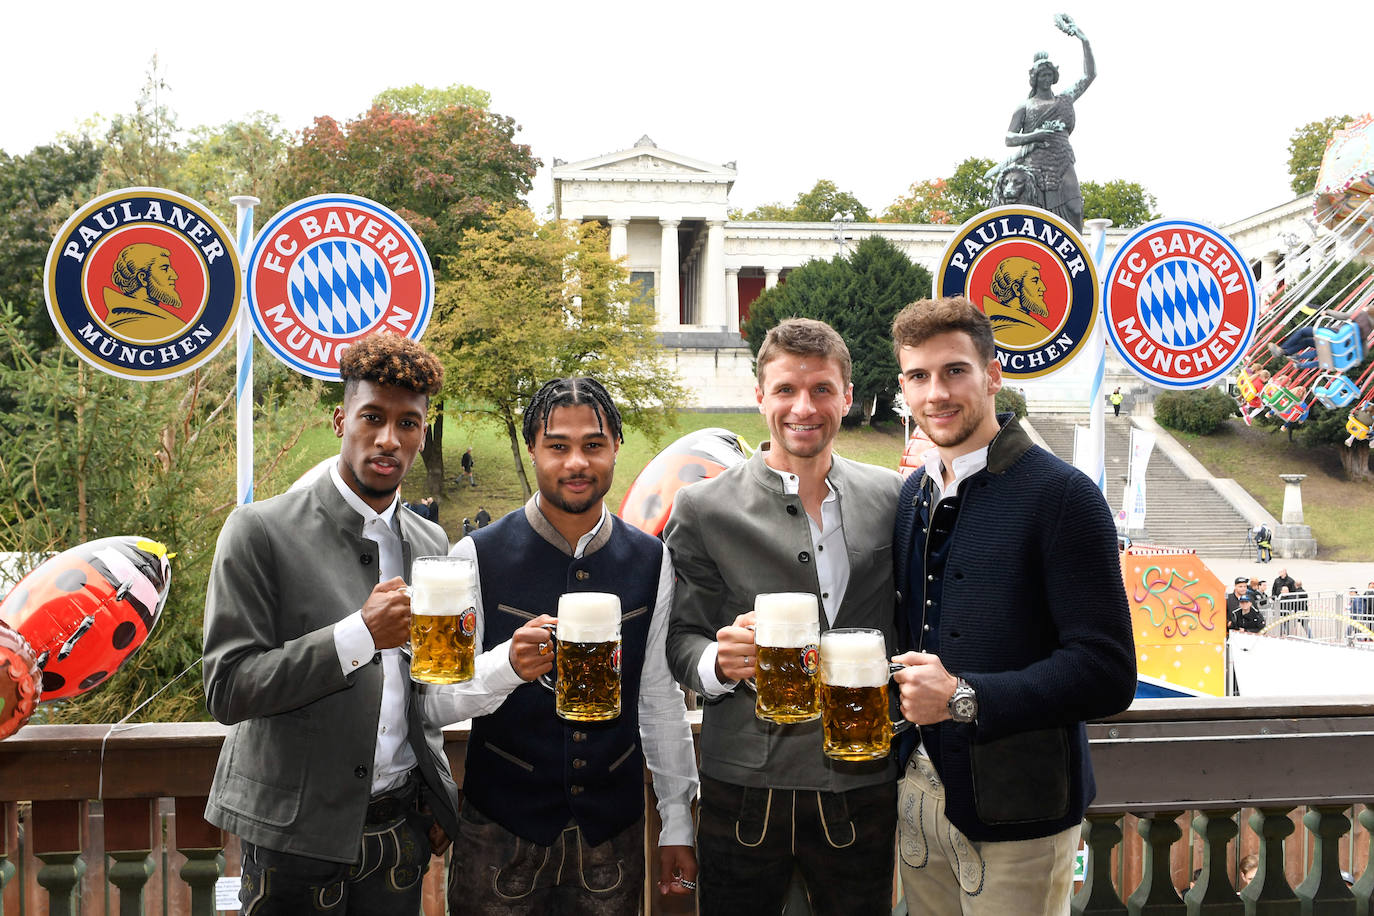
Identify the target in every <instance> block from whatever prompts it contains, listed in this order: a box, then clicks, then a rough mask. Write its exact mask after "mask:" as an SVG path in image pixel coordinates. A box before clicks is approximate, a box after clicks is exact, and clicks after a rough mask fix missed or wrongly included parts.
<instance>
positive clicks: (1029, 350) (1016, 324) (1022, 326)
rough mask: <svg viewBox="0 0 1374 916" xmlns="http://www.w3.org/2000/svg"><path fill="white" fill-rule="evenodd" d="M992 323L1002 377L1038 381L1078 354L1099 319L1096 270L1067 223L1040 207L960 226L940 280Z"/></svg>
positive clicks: (944, 292)
mask: <svg viewBox="0 0 1374 916" xmlns="http://www.w3.org/2000/svg"><path fill="white" fill-rule="evenodd" d="M935 288H936V289H937V290H938V291H939V295H941V296H965V297H967V298H968V299H969V300H970V301H972V302H973V304H974V305H976V306H978V308H979V309H981V310H982V311H983V313H984V314H985V315H987V316H988V319H989V320H990V321H991V322H992V332H993V337H994V338H995V339H996V341H997V359H998V360H999V361H1000V362H1001V364H1002V375H1003V376H1005V377H1007V378H1012V379H1029V378H1039V377H1041V376H1046V375H1049V374H1051V373H1053V372H1056V371H1058V370H1060V369H1062V368H1064V366H1065V365H1067V364H1068V362H1069V361H1070V360H1071V359H1073V358H1074V357H1075V356H1077V355H1078V354H1079V353H1081V352H1082V351H1083V349H1084V345H1085V344H1086V343H1087V341H1088V334H1089V332H1090V331H1091V330H1092V326H1093V321H1094V320H1095V318H1096V315H1097V297H1098V286H1097V271H1096V269H1095V268H1094V267H1093V260H1092V258H1091V257H1089V255H1088V253H1087V250H1086V249H1085V248H1084V246H1083V241H1082V239H1080V238H1079V237H1078V233H1076V232H1074V231H1073V229H1072V228H1071V227H1070V226H1069V225H1068V223H1066V222H1064V221H1063V220H1061V219H1060V218H1059V217H1057V216H1055V215H1054V214H1053V213H1050V212H1049V211H1047V210H1041V209H1039V208H1037V207H994V208H993V209H991V210H984V211H983V212H982V213H980V214H978V215H977V216H975V217H974V218H973V219H971V220H969V221H968V222H966V223H964V225H962V226H960V227H959V231H958V232H956V233H955V234H954V239H953V241H951V242H950V243H949V245H948V246H947V247H946V248H945V253H944V255H943V256H942V257H941V259H940V268H939V271H938V274H937V276H936V278H935Z"/></svg>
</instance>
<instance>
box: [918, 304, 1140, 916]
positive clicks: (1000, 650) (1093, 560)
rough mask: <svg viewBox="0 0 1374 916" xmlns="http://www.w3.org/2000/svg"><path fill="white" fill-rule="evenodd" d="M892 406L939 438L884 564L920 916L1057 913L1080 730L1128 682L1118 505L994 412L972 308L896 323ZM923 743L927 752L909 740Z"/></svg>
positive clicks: (1068, 879)
mask: <svg viewBox="0 0 1374 916" xmlns="http://www.w3.org/2000/svg"><path fill="white" fill-rule="evenodd" d="M892 334H893V342H894V348H895V350H896V354H897V361H898V363H899V365H900V367H901V375H900V382H901V387H902V394H903V396H904V397H905V398H906V402H907V405H908V406H909V407H910V408H911V413H912V415H913V416H914V417H915V418H916V421H917V423H918V424H920V427H921V429H922V430H923V431H924V432H925V433H926V435H927V436H929V437H930V440H931V441H932V442H933V443H935V446H936V447H935V448H934V449H932V450H931V451H930V452H928V453H927V455H926V465H925V468H924V469H922V470H918V471H916V472H915V473H913V474H912V475H911V476H910V477H909V478H908V479H907V481H906V484H905V486H904V487H903V488H902V495H901V497H900V500H899V503H898V508H897V520H896V524H895V531H894V534H893V544H892V554H893V562H894V564H895V573H896V581H897V587H898V590H899V592H900V594H901V602H900V607H899V609H898V615H897V628H898V639H899V645H900V647H901V648H902V649H903V650H906V651H905V654H903V655H901V656H898V657H897V658H896V659H895V661H897V662H899V663H902V664H904V665H906V666H907V667H906V668H905V669H904V670H902V671H900V672H899V673H898V674H897V675H896V680H897V683H898V685H899V688H900V692H901V704H902V714H903V715H904V716H905V717H906V718H907V719H909V720H910V721H912V722H914V723H916V724H917V725H919V726H921V727H920V728H919V729H912V730H911V731H909V732H907V733H906V735H904V736H903V738H904V739H905V740H904V742H903V744H902V746H901V752H902V760H903V764H904V776H903V779H902V784H901V789H900V795H899V800H898V813H899V819H898V832H899V837H898V840H899V849H900V853H901V863H900V864H901V873H902V884H903V887H904V890H905V894H906V899H907V903H908V906H909V907H910V908H911V911H912V912H913V913H918V912H929V913H963V914H964V916H971V914H1004V913H1037V914H1042V913H1043V914H1051V913H1065V914H1067V913H1068V912H1069V893H1070V890H1071V889H1072V886H1073V858H1074V852H1075V850H1076V848H1077V846H1078V835H1079V824H1080V822H1081V821H1082V818H1083V812H1084V809H1085V808H1086V807H1087V805H1088V803H1089V802H1090V801H1091V800H1092V797H1093V794H1094V792H1095V787H1094V783H1093V774H1092V763H1091V760H1090V759H1089V757H1088V742H1087V737H1086V734H1085V732H1084V728H1083V722H1084V720H1087V719H1093V718H1099V717H1101V716H1106V715H1111V714H1112V713H1115V712H1119V711H1120V710H1122V709H1124V708H1125V707H1126V706H1128V705H1129V704H1130V702H1131V697H1132V695H1133V693H1134V689H1135V650H1134V646H1133V643H1132V638H1131V626H1130V609H1129V606H1128V605H1127V603H1126V594H1125V589H1124V588H1123V586H1122V580H1121V567H1120V561H1119V560H1118V558H1117V553H1116V532H1115V528H1114V526H1113V522H1112V516H1111V511H1110V510H1109V509H1108V508H1107V504H1106V501H1105V500H1104V499H1103V498H1102V494H1101V493H1100V492H1098V490H1097V488H1096V487H1095V486H1094V485H1093V483H1092V482H1091V481H1090V480H1089V479H1088V478H1087V477H1086V476H1084V475H1083V474H1082V473H1080V472H1079V471H1077V470H1075V469H1073V468H1071V467H1069V466H1068V465H1067V464H1065V463H1064V462H1063V461H1061V460H1059V459H1058V458H1056V457H1054V456H1053V455H1051V454H1050V453H1049V452H1047V451H1045V450H1044V449H1041V448H1038V447H1036V446H1035V445H1033V444H1032V443H1031V441H1030V439H1029V437H1028V436H1027V435H1026V433H1025V431H1024V430H1023V429H1022V428H1021V426H1020V424H1019V423H1017V422H1016V419H1015V418H1014V417H1012V416H1010V415H1006V416H1002V417H998V416H997V414H996V409H995V405H994V396H995V395H996V393H997V391H998V390H999V389H1000V388H1001V387H1002V372H1001V364H1000V363H999V362H998V360H997V354H996V348H995V345H994V341H993V334H992V327H991V325H990V324H989V323H988V320H987V318H986V317H985V316H984V315H983V314H982V313H981V312H980V311H978V309H977V307H975V306H974V305H973V304H972V303H971V302H969V301H968V300H967V299H964V298H951V299H940V300H936V301H933V302H932V301H922V302H917V303H915V304H914V305H911V306H908V307H907V308H906V309H905V310H903V311H902V313H901V314H899V315H898V316H897V319H896V320H895V321H894V322H893V326H892ZM918 744H919V746H918Z"/></svg>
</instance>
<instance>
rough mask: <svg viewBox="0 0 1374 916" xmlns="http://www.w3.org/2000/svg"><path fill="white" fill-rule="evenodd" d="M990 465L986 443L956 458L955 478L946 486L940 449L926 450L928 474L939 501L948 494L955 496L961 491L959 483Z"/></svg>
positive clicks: (936, 500) (936, 499) (936, 498)
mask: <svg viewBox="0 0 1374 916" xmlns="http://www.w3.org/2000/svg"><path fill="white" fill-rule="evenodd" d="M987 466H988V447H987V446H986V445H985V446H983V447H982V448H980V449H977V450H976V451H972V452H969V453H968V454H966V455H960V456H959V457H957V458H955V459H954V467H953V468H952V470H953V472H954V479H953V480H951V481H950V482H949V487H948V489H946V487H945V466H944V464H943V463H941V461H940V450H939V449H937V448H933V449H931V450H930V451H928V452H926V476H927V477H929V478H930V482H931V484H932V485H933V486H934V487H935V490H934V495H935V499H934V501H935V502H937V503H938V502H939V501H940V500H942V499H944V498H945V497H946V496H953V495H954V494H956V493H958V492H959V484H960V483H961V482H962V481H964V480H967V479H968V478H970V477H972V476H973V475H974V474H977V473H978V472H979V471H981V470H982V469H983V468H985V467H987Z"/></svg>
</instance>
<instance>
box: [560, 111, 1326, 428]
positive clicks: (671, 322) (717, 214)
mask: <svg viewBox="0 0 1374 916" xmlns="http://www.w3.org/2000/svg"><path fill="white" fill-rule="evenodd" d="M736 175H737V170H736V167H735V163H733V162H727V163H725V164H723V165H717V164H714V163H709V162H703V161H701V160H699V159H693V158H691V157H689V156H684V155H682V154H680V153H674V152H670V151H668V150H665V149H660V148H659V147H658V146H657V145H655V143H654V142H653V140H651V139H649V138H648V137H647V136H645V137H641V138H640V140H639V142H637V143H636V144H635V145H634V146H632V147H630V148H629V149H624V150H620V151H618V152H613V153H607V154H605V155H602V156H597V157H595V158H592V159H583V160H581V161H578V162H564V161H562V160H554V166H553V201H554V213H555V215H556V216H557V217H559V218H561V219H571V220H597V221H600V222H602V223H604V224H606V225H608V226H609V227H610V237H611V241H610V245H611V253H612V254H614V255H617V256H624V257H625V258H626V259H627V261H628V264H629V269H630V273H631V277H632V279H634V280H635V281H636V282H638V283H640V284H641V285H643V287H644V288H645V289H646V290H649V291H651V293H652V296H653V301H654V306H655V310H656V313H657V316H658V325H659V330H660V332H661V335H662V341H663V345H664V347H665V348H667V349H668V351H669V352H670V354H671V359H672V361H673V365H674V366H675V367H676V369H677V372H678V375H679V377H680V378H681V379H682V381H683V382H684V383H685V384H687V385H688V386H689V387H690V389H691V390H693V391H695V392H696V395H697V402H696V405H695V406H696V407H699V408H705V409H711V408H717V409H721V408H741V407H744V408H749V407H753V406H754V404H755V400H754V393H753V392H754V381H753V378H754V377H753V367H752V364H751V356H750V352H749V348H748V346H747V345H746V344H745V343H744V341H743V339H742V338H741V336H740V332H739V328H740V322H741V321H742V320H744V319H745V318H747V317H748V315H749V306H750V304H751V303H752V302H753V301H754V300H755V299H756V298H758V296H759V294H760V293H762V292H763V291H764V290H765V289H768V288H770V287H773V286H775V285H777V284H778V283H779V282H782V281H783V280H785V279H786V277H787V273H788V271H790V270H793V269H795V268H797V267H800V266H801V265H803V264H805V263H806V262H807V261H809V260H811V259H813V258H830V257H833V256H834V255H836V254H837V253H840V252H841V251H843V250H845V247H846V246H849V245H852V244H853V243H854V242H855V241H856V240H858V239H862V238H865V237H867V236H870V235H881V236H883V237H884V238H886V239H888V240H889V241H891V242H893V243H894V244H895V245H896V246H897V247H898V248H900V249H901V250H902V251H904V252H905V253H906V255H907V256H908V257H910V258H911V260H912V261H914V262H915V263H917V264H920V265H922V266H924V267H926V268H928V269H929V270H930V271H931V272H932V273H934V272H935V267H936V264H937V263H938V261H939V259H940V256H941V254H942V253H943V251H944V249H945V245H946V244H947V243H948V241H949V238H950V236H951V235H952V234H953V232H954V230H955V228H957V227H954V226H931V225H914V224H901V223H857V222H852V221H845V220H836V221H835V222H825V223H774V222H747V221H735V220H731V219H730V218H729V215H728V211H729V206H730V190H731V188H732V187H733V186H734V183H735V177H736ZM1311 212H1312V207H1311V203H1310V201H1309V199H1308V198H1298V199H1296V200H1293V201H1290V202H1288V203H1285V204H1281V205H1279V206H1276V207H1272V208H1270V209H1268V210H1264V211H1262V212H1260V213H1257V214H1255V215H1254V216H1251V217H1247V218H1246V219H1243V220H1240V221H1239V222H1236V223H1233V224H1231V225H1229V226H1223V227H1220V228H1221V230H1222V232H1224V233H1225V234H1226V235H1227V236H1228V237H1229V238H1230V239H1231V240H1232V241H1233V242H1235V244H1236V246H1237V247H1238V248H1240V250H1241V252H1242V253H1243V254H1244V255H1245V257H1246V259H1247V260H1248V261H1249V262H1250V264H1251V266H1252V269H1253V270H1254V272H1255V275H1256V276H1257V277H1259V278H1260V281H1261V283H1262V284H1263V283H1265V282H1266V281H1270V282H1272V280H1273V278H1275V277H1276V276H1277V275H1278V271H1279V269H1280V265H1281V264H1282V262H1283V259H1284V257H1285V255H1286V253H1287V252H1289V251H1291V250H1293V249H1294V248H1296V247H1297V246H1298V245H1299V244H1300V243H1301V242H1305V241H1306V240H1308V239H1310V238H1311V236H1312V231H1313V230H1312V228H1311V227H1310V226H1309V225H1307V224H1306V223H1305V218H1307V217H1310V214H1311ZM1129 234H1130V230H1125V229H1109V230H1108V231H1107V258H1108V259H1110V257H1111V254H1112V252H1113V251H1114V249H1115V247H1116V245H1117V244H1119V243H1120V241H1121V240H1122V239H1124V238H1125V237H1126V236H1127V235H1129ZM1108 349H1109V351H1110V348H1108ZM1112 355H1114V354H1112ZM1088 362H1091V361H1090V360H1085V359H1079V360H1077V361H1076V365H1073V366H1071V367H1070V368H1069V369H1067V370H1065V371H1064V372H1061V373H1058V374H1057V375H1055V376H1053V377H1052V378H1049V379H1044V380H1036V381H1035V382H1032V383H1027V384H1026V385H1025V389H1026V393H1027V397H1028V398H1029V399H1030V401H1031V402H1032V406H1037V405H1039V406H1041V407H1043V408H1054V407H1057V406H1072V405H1073V404H1074V403H1075V402H1076V401H1080V400H1081V399H1082V398H1083V397H1085V396H1086V392H1087V388H1086V385H1085V382H1084V379H1085V378H1086V376H1087V368H1086V367H1085V365H1082V364H1085V363H1088ZM1136 381H1137V380H1136V379H1135V377H1134V376H1132V375H1130V374H1129V373H1128V372H1127V370H1126V369H1125V368H1124V366H1121V365H1119V364H1117V365H1116V366H1115V367H1114V366H1113V365H1112V361H1111V360H1109V366H1108V382H1109V384H1111V385H1117V384H1122V385H1125V384H1131V383H1134V382H1136Z"/></svg>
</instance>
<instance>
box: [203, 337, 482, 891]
mask: <svg viewBox="0 0 1374 916" xmlns="http://www.w3.org/2000/svg"><path fill="white" fill-rule="evenodd" d="M339 372H340V375H341V376H342V378H343V382H344V395H343V403H342V404H341V405H340V406H338V407H336V408H334V420H333V424H334V434H335V435H336V436H338V437H339V439H341V440H342V446H341V448H340V452H339V459H338V461H337V462H336V463H335V464H333V465H332V466H331V467H330V468H329V472H328V473H327V474H321V475H320V476H319V478H318V479H316V480H315V481H314V482H313V483H312V484H310V485H309V486H307V487H304V488H301V489H295V490H292V491H290V492H288V493H285V494H283V495H281V496H277V497H274V498H272V499H268V500H264V501H263V502H260V503H253V504H250V505H245V506H241V507H239V508H238V509H236V510H235V511H234V512H233V513H232V514H231V515H230V516H229V519H228V521H226V522H225V524H224V529H223V531H221V532H220V537H219V544H218V546H217V547H216V549H215V557H214V562H213V565H212V567H211V571H210V583H209V587H208V589H207V591H206V596H205V664H204V677H205V698H206V703H207V705H208V706H209V709H210V712H211V714H212V715H214V717H215V718H216V719H218V720H219V721H220V722H223V723H225V724H227V725H230V726H232V727H231V728H230V731H229V735H228V737H227V738H226V739H225V742H224V748H223V750H222V751H221V753H220V758H219V766H218V767H217V768H216V771H215V779H214V784H213V786H212V787H211V789H210V798H209V802H208V803H207V805H206V808H205V816H206V818H207V819H208V820H209V821H210V822H211V823H214V824H216V825H218V826H220V827H222V828H224V829H225V830H229V831H231V832H233V833H235V834H237V835H238V836H239V837H240V839H241V840H242V848H243V880H242V886H241V888H240V891H239V899H240V900H241V901H242V903H243V912H244V914H245V916H262V914H277V913H280V914H296V913H305V912H325V913H336V914H391V913H405V912H409V913H414V912H417V911H418V909H419V906H420V891H421V879H422V878H423V876H424V873H425V870H426V869H427V868H428V866H429V860H430V855H431V852H434V853H438V852H442V851H443V849H444V848H446V847H447V845H448V842H449V840H448V837H451V836H454V835H456V833H457V822H456V811H457V792H456V789H455V787H454V784H453V777H452V775H451V773H450V772H449V766H448V761H447V758H446V757H445V755H444V751H443V736H442V734H441V733H440V730H439V727H438V726H437V725H436V724H434V722H433V721H432V720H430V719H429V718H427V717H425V716H423V715H422V711H423V703H421V702H418V701H417V700H416V698H415V697H413V696H412V694H413V692H414V691H415V687H414V685H413V684H412V682H411V680H410V676H409V673H410V671H409V666H410V661H409V658H408V657H407V656H406V655H405V654H404V653H403V652H402V650H401V646H403V645H404V643H405V642H406V639H407V636H408V635H409V629H410V598H409V595H408V593H407V592H406V590H405V587H404V586H405V584H406V581H407V580H408V579H409V577H410V568H411V562H412V560H413V559H414V558H415V557H418V556H442V555H444V554H446V553H447V552H448V539H447V537H446V536H445V534H444V531H443V529H442V528H440V527H439V526H438V525H436V524H434V523H433V522H430V521H427V520H425V519H422V518H420V517H419V516H418V515H416V514H415V513H413V512H400V511H398V509H399V507H400V504H401V502H400V497H399V492H398V491H399V487H400V484H401V480H402V479H403V478H404V477H405V474H406V471H407V470H408V469H409V468H410V465H411V463H412V462H413V461H414V460H415V455H416V453H417V452H419V450H420V447H421V445H422V444H423V442H424V431H425V414H426V412H427V410H428V409H429V400H430V398H431V397H432V396H434V395H435V394H437V393H438V392H439V389H440V386H441V385H442V383H443V367H442V366H441V365H440V364H439V361H438V360H437V359H435V358H434V356H433V355H432V354H431V353H429V351H427V350H426V349H425V348H424V347H423V346H421V345H420V344H419V343H416V342H415V341H412V340H409V339H407V338H404V337H399V336H396V335H391V334H386V335H373V336H370V337H365V338H363V339H362V340H360V341H358V342H357V343H356V344H354V345H353V346H352V347H351V348H349V349H348V350H347V351H346V352H345V354H344V356H343V357H342V359H341V360H340V365H339Z"/></svg>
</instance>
